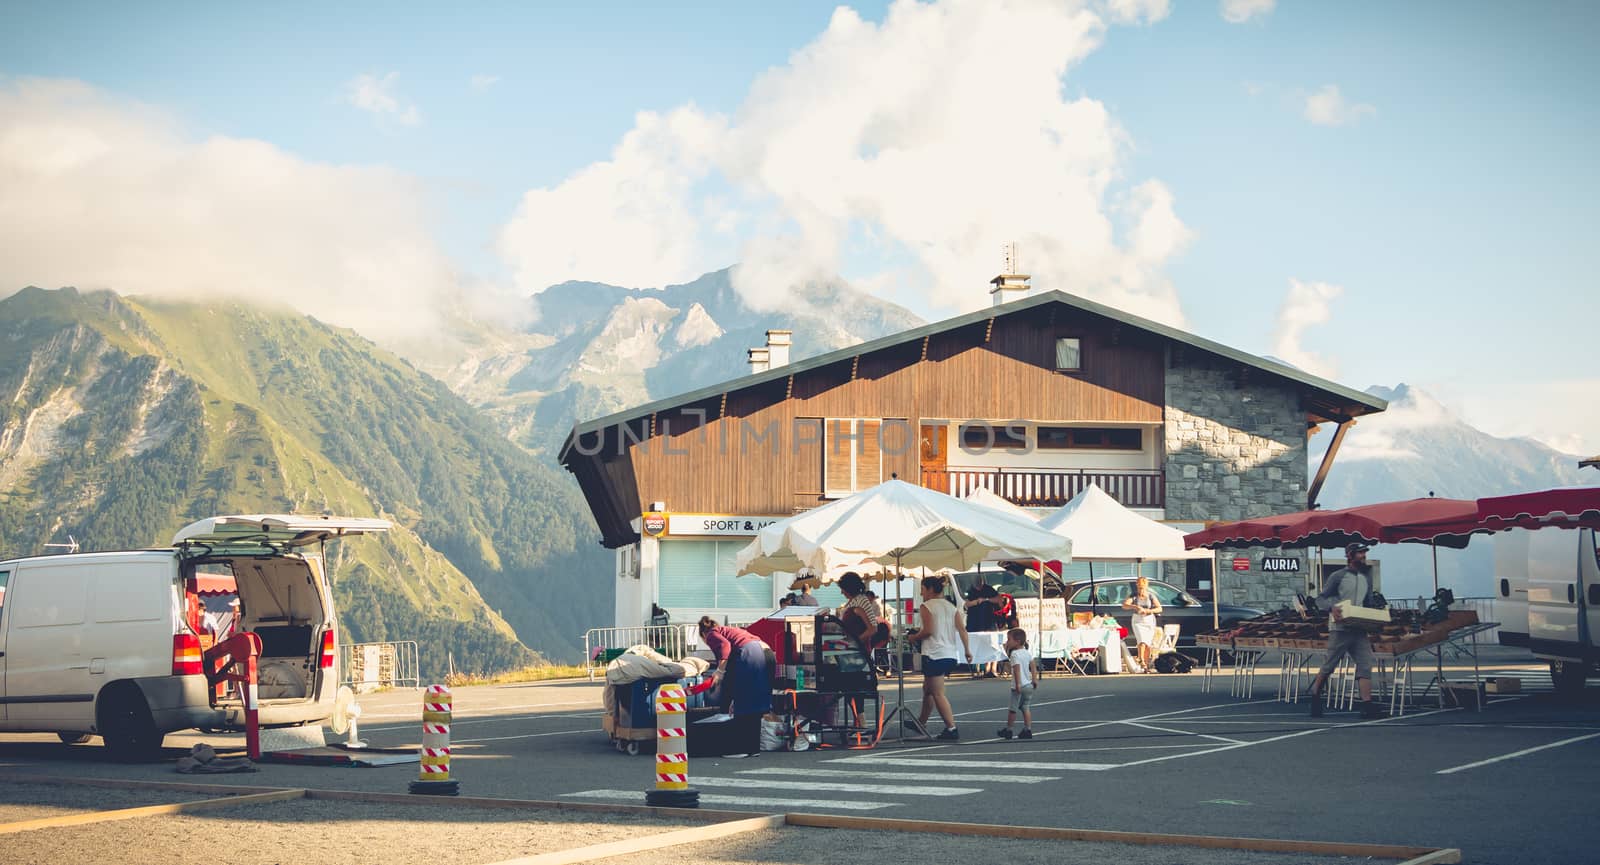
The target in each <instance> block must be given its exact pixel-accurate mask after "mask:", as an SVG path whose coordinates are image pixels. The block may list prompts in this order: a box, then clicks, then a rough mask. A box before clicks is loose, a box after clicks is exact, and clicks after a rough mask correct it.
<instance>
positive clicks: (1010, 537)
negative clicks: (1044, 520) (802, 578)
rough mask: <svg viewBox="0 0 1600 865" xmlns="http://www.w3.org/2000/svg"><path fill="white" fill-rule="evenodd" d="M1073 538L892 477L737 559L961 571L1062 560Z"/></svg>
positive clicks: (785, 523)
mask: <svg viewBox="0 0 1600 865" xmlns="http://www.w3.org/2000/svg"><path fill="white" fill-rule="evenodd" d="M1071 555H1072V541H1070V540H1068V539H1067V538H1066V537H1065V536H1063V535H1060V534H1056V533H1054V532H1049V531H1045V530H1044V529H1041V528H1040V527H1038V526H1036V525H1033V524H1032V523H1029V522H1026V521H1024V520H1022V519H1019V518H1017V517H1014V516H1012V515H1010V514H1005V513H1001V512H999V511H996V510H995V509H993V508H989V507H985V506H983V505H978V504H975V503H973V502H968V501H963V500H961V499H958V498H955V497H953V496H949V495H946V494H944V493H941V492H938V491H936V490H930V489H926V488H924V487H919V486H916V485H914V484H908V483H906V482H905V481H901V480H889V481H884V482H883V483H881V484H878V485H877V486H875V487H871V488H869V489H866V490H863V491H861V492H859V493H855V494H853V495H851V496H849V497H847V498H843V499H839V500H838V501H835V502H829V503H828V504H826V505H823V506H822V507H819V508H814V509H812V510H809V511H806V512H804V513H801V514H796V515H795V516H792V517H789V518H787V519H783V520H779V521H777V522H775V523H773V524H771V525H769V526H767V527H765V528H763V529H762V530H761V531H760V532H758V533H756V536H755V539H754V540H752V541H751V542H750V543H749V544H747V545H746V546H745V547H744V549H742V550H740V551H739V554H738V556H737V557H736V558H735V559H734V565H735V569H736V570H737V571H738V573H741V574H757V575H761V576H766V575H769V574H774V573H780V572H781V573H790V574H793V573H799V572H800V570H801V569H802V568H810V569H811V570H813V571H815V572H818V573H827V572H829V571H830V570H833V569H834V568H836V567H838V566H840V565H859V564H861V563H862V562H864V561H867V560H871V561H875V562H877V563H879V564H882V565H890V564H892V565H894V566H895V567H897V568H928V569H930V570H939V569H943V568H950V569H953V570H957V571H961V570H966V569H968V568H971V567H972V566H974V565H976V564H977V563H979V562H982V561H995V560H997V559H1061V560H1063V561H1065V560H1066V559H1068V558H1070V557H1071Z"/></svg>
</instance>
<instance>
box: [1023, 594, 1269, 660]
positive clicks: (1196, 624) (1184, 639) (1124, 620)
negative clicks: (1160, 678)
mask: <svg viewBox="0 0 1600 865" xmlns="http://www.w3.org/2000/svg"><path fill="white" fill-rule="evenodd" d="M1134 579H1135V578H1133V577H1111V578H1109V579H1104V580H1095V581H1093V583H1091V582H1090V581H1088V580H1078V581H1075V582H1073V583H1072V584H1071V585H1070V586H1069V587H1068V589H1067V610H1068V611H1069V612H1072V613H1094V614H1095V615H1100V616H1116V618H1117V621H1118V622H1119V623H1120V624H1121V625H1122V626H1123V627H1128V620H1129V618H1130V617H1131V615H1132V614H1131V613H1130V612H1129V611H1127V610H1124V609H1123V608H1122V601H1123V599H1124V598H1131V597H1133V594H1134V587H1133V583H1134ZM1150 592H1151V594H1154V595H1155V596H1156V600H1158V601H1160V602H1161V607H1162V610H1161V616H1160V621H1161V623H1162V624H1163V625H1173V624H1175V625H1178V626H1179V628H1180V630H1179V631H1178V645H1179V646H1180V647H1185V648H1189V647H1193V646H1194V636H1195V634H1200V633H1204V632H1206V631H1209V630H1211V607H1212V605H1211V602H1209V601H1202V600H1199V599H1197V598H1195V597H1194V596H1193V595H1191V594H1189V593H1188V592H1185V591H1184V590H1182V589H1180V588H1178V587H1177V586H1174V585H1172V584H1171V583H1164V582H1162V581H1160V580H1151V581H1150ZM1046 594H1047V595H1054V592H1051V591H1049V590H1048V589H1047V590H1046ZM1259 615H1261V611H1260V610H1252V609H1250V608H1249V607H1236V606H1234V605H1232V604H1222V605H1221V606H1220V607H1218V608H1217V620H1218V622H1219V623H1220V624H1221V625H1222V626H1224V627H1226V626H1228V625H1231V624H1233V623H1234V622H1238V621H1240V620H1242V619H1252V618H1255V617H1256V616H1259Z"/></svg>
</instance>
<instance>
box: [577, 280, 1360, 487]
mask: <svg viewBox="0 0 1600 865" xmlns="http://www.w3.org/2000/svg"><path fill="white" fill-rule="evenodd" d="M1052 303H1059V304H1064V305H1066V306H1070V307H1073V308H1075V309H1079V310H1082V311H1084V312H1088V313H1092V314H1094V315H1098V316H1102V317H1104V318H1107V319H1110V320H1112V321H1115V322H1119V323H1122V324H1126V325H1128V326H1130V327H1135V328H1138V329H1140V330H1144V331H1148V332H1150V333H1153V334H1156V335H1158V336H1162V337H1165V338H1167V339H1170V340H1172V341H1174V342H1177V343H1181V344H1183V345H1188V346H1192V347H1194V348H1197V349H1199V350H1201V351H1204V352H1208V353H1210V354H1214V355H1217V356H1218V357H1222V358H1226V359H1228V360H1232V361H1235V362H1238V363H1241V364H1244V365H1246V366H1249V367H1253V368H1255V369H1259V370H1262V371H1263V372H1267V373H1270V374H1272V375H1275V376H1278V377H1279V378H1283V379H1287V380H1289V381H1292V382H1295V383H1298V384H1302V385H1305V386H1307V387H1309V388H1312V389H1314V390H1317V391H1320V392H1321V393H1323V394H1325V395H1327V396H1329V397H1332V398H1333V400H1332V401H1336V402H1340V403H1344V404H1345V405H1346V406H1347V407H1348V408H1349V409H1350V411H1349V413H1348V414H1349V417H1357V416H1359V415H1364V414H1372V413H1375V412H1380V411H1383V410H1384V409H1386V408H1388V406H1389V403H1388V402H1387V401H1386V400H1382V399H1379V398H1378V397H1375V396H1373V395H1371V394H1367V393H1362V392H1361V391H1358V390H1355V389H1354V388H1349V387H1345V386H1344V385H1342V384H1339V383H1337V382H1333V381H1329V380H1327V379H1325V378H1322V377H1320V376H1315V375H1312V374H1311V373H1308V372H1306V371H1305V370H1302V369H1298V368H1296V367H1292V366H1289V365H1288V364H1285V363H1281V362H1279V361H1275V360H1270V359H1268V358H1264V357H1259V356H1257V355H1253V354H1250V353H1248V352H1243V351H1240V350H1239V349H1236V348H1232V347H1230V346H1226V345H1223V344H1222V343H1220V342H1213V341H1212V340H1209V339H1206V338H1204V337H1200V336H1195V335H1194V334H1192V333H1188V332H1186V331H1182V330H1178V329H1177V328H1175V327H1171V326H1170V325H1165V324H1162V323H1160V322H1157V321H1151V320H1150V319H1148V318H1141V317H1139V316H1137V315H1134V314H1132V313H1129V312H1124V311H1122V310H1120V309H1117V308H1115V307H1110V306H1106V305H1105V304H1101V303H1096V302H1094V301H1092V300H1088V299H1086V298H1082V297H1078V296H1077V295H1075V294H1068V293H1066V292H1064V291H1057V290H1048V291H1034V292H1033V293H1031V294H1029V295H1028V296H1027V297H1024V298H1022V299H1020V300H1014V301H1011V302H1010V303H1006V304H1001V305H1000V306H993V307H988V308H985V309H981V310H977V311H975V312H969V313H966V314H965V315H958V316H956V317H955V318H947V319H945V320H943V321H936V322H933V323H931V324H925V325H922V326H920V327H914V328H911V329H910V330H904V331H901V332H899V333H895V334H890V335H889V336H885V337H879V338H878V339H874V340H869V341H867V342H863V343H858V344H856V345H852V346H847V347H845V348H841V349H836V350H834V351H830V352H826V353H824V354H819V355H816V356H815V357H809V358H806V359H805V360H799V361H794V362H792V363H786V364H784V365H783V366H780V367H777V368H776V369H770V370H767V371H765V372H758V373H752V374H750V375H745V376H740V377H739V378H735V379H730V380H728V381H724V382H721V383H718V384H713V385H708V386H706V387H702V388H699V389H697V390H692V391H688V392H687V393H681V394H677V395H675V396H670V397H665V398H663V399H658V400H655V401H653V402H648V403H645V404H644V405H641V406H636V407H634V408H630V409H624V410H623V411H619V412H615V413H613V414H609V415H606V416H605V417H601V418H596V419H595V420H591V421H582V422H579V423H578V424H576V425H574V426H573V428H572V432H571V433H569V434H568V435H567V439H566V442H565V443H563V444H562V446H561V454H560V460H561V462H562V463H566V462H567V455H568V452H569V451H570V450H571V449H572V445H573V442H574V441H576V440H577V438H578V437H579V436H582V435H586V434H588V433H592V432H597V431H600V430H603V429H607V428H609V427H613V426H618V425H621V424H625V423H628V422H630V421H635V420H639V419H641V418H647V417H649V416H650V415H652V414H655V413H658V412H662V411H670V410H672V409H675V408H678V407H680V406H684V405H689V404H691V403H696V402H700V401H701V400H706V399H711V398H712V397H718V396H721V395H722V394H725V393H731V392H733V391H738V390H743V389H745V388H749V387H755V386H757V385H761V384H765V383H767V382H771V381H781V380H783V379H787V378H788V377H789V376H792V375H798V374H800V373H803V372H806V371H808V370H814V369H819V368H821V367H825V366H828V365H830V364H834V363H838V362H839V361H842V360H848V359H850V358H852V357H857V356H860V355H865V354H871V353H872V352H875V351H881V350H883V349H887V348H893V347H896V346H900V345H905V344H906V343H909V342H915V341H917V340H920V339H922V338H923V337H926V336H932V335H935V334H940V333H944V332H946V331H951V330H955V329H957V328H961V327H966V326H968V325H972V324H977V323H978V322H982V321H987V320H989V319H992V318H999V317H1001V316H1007V315H1014V314H1016V313H1019V312H1025V311H1027V310H1030V309H1034V308H1036V307H1042V306H1046V305H1048V304H1052Z"/></svg>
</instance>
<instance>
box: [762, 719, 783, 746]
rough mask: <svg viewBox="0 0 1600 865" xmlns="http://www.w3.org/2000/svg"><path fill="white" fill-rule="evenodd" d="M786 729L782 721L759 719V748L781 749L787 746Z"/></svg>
mask: <svg viewBox="0 0 1600 865" xmlns="http://www.w3.org/2000/svg"><path fill="white" fill-rule="evenodd" d="M787 734H788V731H787V730H786V729H785V728H784V723H783V722H782V721H777V720H772V719H768V718H762V719H761V750H763V751H783V750H786V749H787V748H788V745H789V737H788V735H787Z"/></svg>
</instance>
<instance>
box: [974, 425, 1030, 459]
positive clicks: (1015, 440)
mask: <svg viewBox="0 0 1600 865" xmlns="http://www.w3.org/2000/svg"><path fill="white" fill-rule="evenodd" d="M961 449H962V450H964V451H966V452H967V453H969V454H981V453H988V452H989V451H991V450H1005V451H1012V452H1015V453H1026V452H1027V450H1028V431H1027V430H1026V429H1025V428H1023V427H1017V426H1007V425H1006V424H1004V423H971V424H965V425H963V426H962V427H961Z"/></svg>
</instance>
